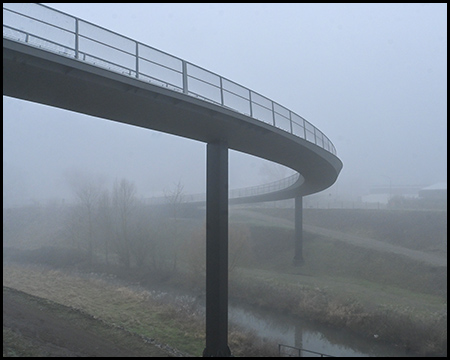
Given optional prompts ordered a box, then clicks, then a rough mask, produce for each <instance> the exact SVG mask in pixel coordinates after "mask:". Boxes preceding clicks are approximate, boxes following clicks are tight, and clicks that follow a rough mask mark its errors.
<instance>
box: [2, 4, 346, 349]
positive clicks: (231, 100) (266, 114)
mask: <svg viewBox="0 0 450 360" xmlns="http://www.w3.org/2000/svg"><path fill="white" fill-rule="evenodd" d="M3 95H6V96H10V97H15V98H19V99H23V100H28V101H32V102H36V103H41V104H45V105H50V106H54V107H58V108H62V109H66V110H71V111H75V112H79V113H83V114H87V115H92V116H95V117H99V118H103V119H108V120H112V121H117V122H121V123H125V124H130V125H134V126H139V127H142V128H146V129H152V130H156V131H161V132H165V133H169V134H174V135H179V136H182V137H186V138H190V139H194V140H198V141H202V142H204V143H206V144H207V189H206V208H207V211H206V212H207V250H206V252H207V255H206V256H207V261H206V262H207V264H206V266H207V270H206V271H207V276H206V292H207V294H206V347H205V350H204V356H229V355H231V352H230V349H229V348H228V341H227V337H228V204H229V200H228V195H229V193H228V149H233V150H236V151H240V152H244V153H247V154H251V155H254V156H257V157H260V158H263V159H266V160H270V161H273V162H276V163H278V164H282V165H285V166H287V167H289V168H291V169H293V170H295V171H297V172H298V174H299V175H298V176H297V177H296V179H294V181H292V183H290V184H289V185H288V186H286V187H283V188H281V189H276V190H275V191H268V192H267V191H266V192H263V193H262V194H261V193H259V194H254V195H249V196H240V197H237V198H236V200H230V202H256V201H272V200H280V199H287V198H295V199H296V208H297V210H298V211H296V213H298V214H299V215H298V216H296V218H297V217H299V218H298V219H297V220H298V222H299V230H298V231H297V233H299V234H298V236H300V238H301V199H302V196H305V195H308V194H312V193H315V192H319V191H322V190H324V189H326V188H328V187H329V186H331V185H332V184H333V183H334V182H335V181H336V179H337V177H338V175H339V172H340V170H341V168H342V162H341V161H340V159H339V158H338V157H337V156H336V150H335V148H334V146H333V144H332V143H331V141H330V140H329V139H328V138H327V137H326V136H325V134H323V133H322V132H321V131H320V130H319V129H317V128H316V127H315V126H313V125H312V124H311V123H309V122H308V121H306V120H305V119H303V118H302V117H301V116H299V115H297V114H295V113H294V112H292V111H291V110H289V109H287V108H285V107H283V106H281V105H280V104H278V103H276V102H274V101H272V100H270V99H268V98H266V97H264V96H262V95H260V94H258V93H256V92H254V91H252V90H250V89H247V88H245V87H243V86H241V85H239V84H237V83H235V82H233V81H230V80H228V79H225V78H223V77H222V76H220V75H217V74H215V73H212V72H210V71H208V70H205V69H203V68H201V67H199V66H197V65H194V64H191V63H189V62H187V61H185V60H182V59H180V58H177V57H175V56H172V55H170V54H167V53H164V52H162V51H159V50H157V49H155V48H152V47H150V46H147V45H145V44H142V43H140V42H137V41H134V40H132V39H129V38H127V37H124V36H122V35H119V34H117V33H114V32H111V31H109V30H106V29H104V28H101V27H99V26H97V25H95V24H92V23H89V22H86V21H84V20H81V19H79V18H76V17H74V16H71V15H68V14H65V13H62V12H60V11H57V10H55V9H52V8H49V7H47V6H44V5H40V4H30V3H26V4H25V3H12V4H3ZM296 243H298V241H297V242H296ZM297 255H298V254H297V253H296V256H297ZM300 256H301V253H300ZM297 259H298V256H297Z"/></svg>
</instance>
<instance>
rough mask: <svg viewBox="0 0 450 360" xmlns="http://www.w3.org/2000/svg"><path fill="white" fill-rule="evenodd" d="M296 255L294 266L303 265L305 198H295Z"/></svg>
mask: <svg viewBox="0 0 450 360" xmlns="http://www.w3.org/2000/svg"><path fill="white" fill-rule="evenodd" d="M294 211H295V215H294V217H295V235H294V236H295V239H294V242H295V255H294V265H296V266H299V265H301V264H303V197H302V196H296V197H295V208H294Z"/></svg>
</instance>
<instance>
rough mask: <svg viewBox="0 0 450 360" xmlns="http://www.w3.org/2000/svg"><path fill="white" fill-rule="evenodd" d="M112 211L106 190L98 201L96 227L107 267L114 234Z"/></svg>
mask: <svg viewBox="0 0 450 360" xmlns="http://www.w3.org/2000/svg"><path fill="white" fill-rule="evenodd" d="M112 211H113V209H112V202H111V195H110V193H109V191H108V190H105V191H103V192H102V193H101V194H100V197H99V199H98V212H97V225H98V241H99V244H100V246H101V248H102V250H103V254H104V255H105V263H106V265H109V254H110V251H111V243H112V239H113V234H114V233H113V212H112Z"/></svg>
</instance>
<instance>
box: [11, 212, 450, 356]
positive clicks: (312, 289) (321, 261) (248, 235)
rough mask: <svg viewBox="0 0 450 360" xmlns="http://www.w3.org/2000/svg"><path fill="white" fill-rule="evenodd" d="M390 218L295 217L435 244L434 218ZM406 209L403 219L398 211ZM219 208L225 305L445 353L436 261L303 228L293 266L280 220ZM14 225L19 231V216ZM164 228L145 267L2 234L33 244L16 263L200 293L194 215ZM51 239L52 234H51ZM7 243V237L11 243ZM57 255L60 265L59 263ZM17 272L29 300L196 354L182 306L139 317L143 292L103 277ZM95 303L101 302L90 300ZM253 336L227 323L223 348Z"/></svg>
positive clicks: (200, 343) (26, 235)
mask: <svg viewBox="0 0 450 360" xmlns="http://www.w3.org/2000/svg"><path fill="white" fill-rule="evenodd" d="M252 211H253V210H252ZM258 211H260V212H261V213H263V214H265V215H268V214H271V215H273V216H279V217H281V218H282V219H283V220H289V219H288V218H289V216H293V212H292V209H259V210H258ZM340 211H343V212H344V213H341V212H340ZM283 214H284V215H283ZM307 214H309V215H307ZM395 214H396V215H395V216H393V215H392V213H391V211H384V212H383V211H375V212H370V211H369V212H365V211H363V212H361V211H359V212H358V211H350V212H349V211H344V210H338V211H337V212H336V211H335V210H332V211H327V210H317V211H316V210H315V209H314V211H313V210H311V212H305V222H310V223H313V224H318V223H319V224H320V225H321V226H325V225H326V226H328V227H329V228H333V226H336V227H338V228H339V230H341V231H347V232H348V233H353V234H358V235H361V236H362V235H366V236H369V235H370V236H371V237H373V238H374V239H376V240H378V241H386V242H390V243H392V242H394V240H395V241H397V242H398V243H399V244H400V243H401V245H402V246H405V247H408V246H409V247H414V246H416V247H419V248H420V249H422V250H426V251H433V248H436V247H438V248H439V249H440V250H439V251H442V249H443V248H444V245H443V240H442V234H444V233H445V234H446V213H445V214H444V213H443V212H421V213H418V212H414V214H413V212H405V211H402V212H396V213H395ZM411 214H413V215H412V217H411V218H408V216H409V215H411ZM230 215H231V216H230V218H231V221H230V231H229V238H230V240H229V252H230V256H229V257H230V289H229V292H230V298H231V299H232V300H233V301H237V302H242V303H245V304H250V305H252V306H258V307H261V308H264V309H268V310H270V311H273V312H279V313H284V314H289V315H291V316H297V317H299V318H307V319H310V320H313V321H317V322H320V323H323V324H328V325H331V326H334V327H335V328H336V329H337V330H339V329H347V330H351V331H353V332H355V333H357V334H358V335H359V336H364V337H367V338H373V337H374V336H376V337H377V340H378V341H384V342H386V343H389V344H392V345H396V346H399V347H402V348H404V349H407V350H410V351H412V352H413V353H414V354H421V355H438V356H443V355H446V354H447V268H446V267H442V266H441V267H439V266H431V265H426V264H424V263H421V262H418V261H414V260H410V259H408V258H406V257H403V256H400V255H395V254H392V253H391V254H390V253H387V252H378V251H375V250H369V249H366V248H363V247H360V246H356V245H350V244H347V243H345V242H342V241H335V240H332V239H329V238H325V237H322V236H318V235H315V234H312V233H308V232H305V234H304V244H303V253H304V258H305V262H304V264H303V265H302V266H301V267H294V266H293V265H292V258H293V237H294V234H293V228H292V225H291V224H290V223H289V222H286V221H277V219H276V218H272V219H271V221H266V219H264V220H261V218H260V219H258V218H257V217H253V218H251V217H249V218H246V217H245V216H242V214H238V216H235V215H233V212H231V213H230ZM283 216H285V218H283ZM308 217H310V218H309V219H308ZM371 218H374V224H375V225H376V226H374V225H373V224H371V223H370V219H371ZM413 223H414V224H413ZM408 224H409V225H411V226H412V225H414V227H413V229H417V228H421V229H422V230H421V232H418V231H416V232H417V233H418V234H423V233H424V232H425V233H426V234H427V236H428V237H429V239H425V240H426V241H425V245H424V244H420V246H419V243H418V237H417V236H415V237H414V239H415V240H414V239H413V240H408V237H409V236H410V235H411V231H410V230H409V228H407V227H408V226H409V225H408ZM23 225H24V226H23V228H24V229H25V230H26V229H27V227H26V222H25V223H23ZM188 225H189V226H188ZM405 227H406V228H405ZM402 228H405V229H404V231H403V233H402V234H401V235H398V234H399V231H400V230H401V229H402ZM168 229H169V230H170V231H169V230H164V231H167V233H165V232H164V231H161V232H160V233H159V234H158V236H159V238H160V243H158V242H155V243H154V247H153V248H152V252H149V258H148V259H147V262H146V263H144V264H143V266H141V267H139V266H137V264H133V266H132V267H131V269H128V270H125V269H124V268H123V267H120V265H119V264H118V263H115V264H113V263H111V264H110V266H109V267H105V266H104V263H103V264H102V261H101V259H102V255H101V254H99V256H98V257H97V260H98V263H97V264H94V265H95V266H92V267H90V268H89V267H86V263H85V262H83V256H84V255H83V253H82V252H74V250H73V249H71V248H69V247H67V244H62V245H64V246H65V247H58V246H52V247H46V248H42V247H41V248H39V247H38V246H36V244H37V241H36V240H35V239H32V238H31V237H32V235H31V234H30V232H29V231H24V232H23V233H22V234H20V233H16V232H14V234H15V238H14V239H12V240H15V239H19V240H20V239H26V241H27V242H28V243H33V245H34V247H33V248H34V250H20V251H19V252H17V253H15V251H12V252H11V253H10V256H11V257H13V258H15V259H16V260H20V261H23V262H24V263H30V262H34V263H36V264H46V265H49V266H52V267H60V266H63V264H65V265H64V266H66V269H67V271H71V270H73V269H76V268H78V269H91V270H90V271H95V272H106V273H108V272H109V273H111V272H114V274H115V275H116V276H119V277H121V278H123V279H126V280H127V281H128V283H141V284H143V285H145V284H146V282H153V283H155V282H163V283H164V284H169V285H174V286H176V287H178V288H179V289H182V288H184V289H186V290H188V291H192V290H195V291H196V292H197V294H202V295H204V284H205V279H204V276H205V233H204V223H203V219H202V218H200V219H189V221H187V220H181V219H178V220H177V221H175V222H173V226H172V227H170V228H168ZM388 230H389V231H388ZM174 234H175V235H177V236H174ZM180 234H182V236H181V235H180ZM383 234H388V235H386V236H385V235H383ZM178 235H180V236H178ZM54 238H55V239H57V236H56V235H55V236H54ZM12 240H11V241H10V243H15V242H14V241H12ZM413 244H415V245H414V246H413ZM445 245H446V242H445ZM61 249H63V250H61ZM7 253H9V251H5V249H4V256H5V254H7ZM74 254H76V257H75V256H74ZM8 256H9V255H8ZM64 258H68V259H70V260H71V261H72V262H71V263H68V262H66V261H63V259H64ZM110 259H113V257H111V258H110ZM68 264H69V265H68ZM27 269H28V268H27V267H17V266H13V267H10V268H9V269H6V274H10V275H9V276H8V277H7V279H8V281H11V282H15V284H16V286H25V287H26V289H28V291H30V293H33V292H31V291H36V292H39V294H41V295H38V296H42V297H46V296H51V297H52V299H54V301H57V302H60V303H62V304H67V305H70V306H73V307H84V308H86V311H89V312H90V313H96V314H97V313H98V314H97V315H96V316H100V317H102V319H105V321H107V322H108V323H115V324H120V326H124V327H126V328H127V329H129V330H130V331H133V332H136V333H139V334H142V335H144V336H149V337H153V338H158V339H160V341H161V342H163V343H167V344H171V345H172V346H174V347H176V348H177V349H179V350H180V351H183V352H185V353H188V354H192V355H199V354H201V352H202V351H203V347H204V323H203V321H204V320H203V318H202V317H198V315H196V314H194V313H189V312H187V313H183V312H182V311H181V310H180V309H181V308H182V307H180V309H178V310H177V308H176V307H166V305H164V304H160V303H156V304H154V305H151V306H152V307H151V311H147V312H148V313H146V312H145V310H143V309H145V306H150V305H149V304H150V299H140V296H142V294H139V293H136V294H134V292H133V293H127V292H128V290H126V289H125V288H122V289H121V290H119V289H120V288H119V289H117V288H108V286H111V285H110V284H107V283H105V284H102V285H101V286H100V285H98V284H97V285H96V286H93V285H92V284H90V283H83V281H87V280H86V279H83V278H77V277H74V276H73V275H69V274H68V273H67V272H66V273H58V276H59V277H60V278H61V279H59V280H58V276H54V275H52V273H51V272H50V273H48V274H47V273H46V274H45V275H43V274H41V275H40V276H39V277H38V278H36V276H38V275H39V271H38V272H37V273H36V274H35V273H33V271H31V270H29V269H28V270H27ZM19 270H20V271H19ZM4 271H5V270H4ZM14 271H17V272H19V273H20V272H21V274H22V275H20V274H17V275H19V276H18V277H17V278H16V277H15V276H13V275H15V274H13V272H14ZM42 271H43V270H42ZM64 276H67V277H68V278H67V279H66V283H64V284H62V283H61V284H60V283H59V282H58V281H62V279H63V278H64ZM28 277H29V278H30V279H28ZM46 278H51V279H54V281H55V283H53V284H52V283H48V282H46V281H47V280H46ZM18 279H19V280H18ZM31 279H34V280H33V281H34V282H35V283H33V281H32V280H31ZM72 282H73V283H72ZM4 284H5V275H4ZM36 284H38V285H36ZM77 284H78V285H77ZM80 284H83V290H80V289H81V287H78V286H81V285H80ZM74 286H76V288H75V289H74V288H73V287H74ZM58 289H59V290H58ZM61 289H63V291H61ZM95 289H97V290H95ZM24 291H25V290H24ZM103 291H104V293H103ZM121 292H122V293H121ZM126 296H128V298H127V297H126ZM79 297H80V299H78V298H79ZM114 298H115V299H121V298H122V299H123V301H121V300H118V303H115V302H114V301H113V299H114ZM139 299H140V300H139ZM66 302H67V303H66ZM102 302H104V304H105V306H103V305H101V304H102ZM144 304H146V305H144ZM142 307H143V308H142ZM147 310H148V309H147ZM180 311H181V312H180ZM119 313H120V314H123V317H120V316H119V315H118V314H119ZM178 317H180V319H178ZM174 319H176V320H174ZM183 319H184V320H183ZM258 341H259V340H258V339H257V338H256V337H255V336H254V335H252V334H244V333H243V332H242V331H239V330H237V329H232V331H231V332H230V338H229V342H230V347H232V348H233V353H234V354H235V355H238V356H240V355H243V354H253V355H254V356H264V354H268V353H270V352H269V351H268V349H269V347H268V344H263V343H262V342H258ZM272 347H273V348H276V346H272ZM255 354H261V355H255ZM247 356H251V355H247Z"/></svg>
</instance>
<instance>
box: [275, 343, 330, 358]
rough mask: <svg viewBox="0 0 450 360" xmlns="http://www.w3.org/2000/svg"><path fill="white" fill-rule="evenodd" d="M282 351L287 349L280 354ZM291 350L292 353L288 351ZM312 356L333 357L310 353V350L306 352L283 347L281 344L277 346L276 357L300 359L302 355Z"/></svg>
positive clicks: (293, 347)
mask: <svg viewBox="0 0 450 360" xmlns="http://www.w3.org/2000/svg"><path fill="white" fill-rule="evenodd" d="M282 349H287V351H284V352H282V351H281V350H282ZM290 350H293V351H290ZM306 353H308V354H312V355H313V356H320V357H334V356H332V355H327V354H323V353H320V352H317V351H312V350H306V349H301V348H298V347H295V346H290V345H283V344H278V355H279V356H280V357H286V356H289V357H302V355H304V354H306Z"/></svg>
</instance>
